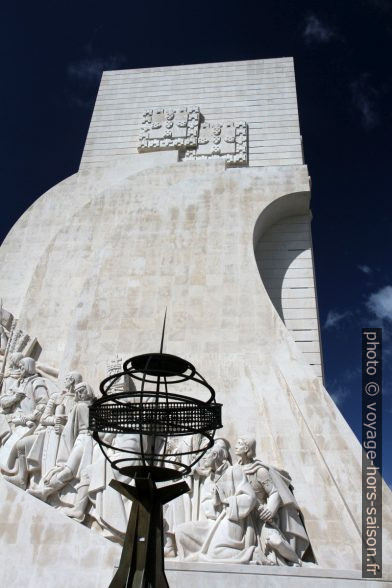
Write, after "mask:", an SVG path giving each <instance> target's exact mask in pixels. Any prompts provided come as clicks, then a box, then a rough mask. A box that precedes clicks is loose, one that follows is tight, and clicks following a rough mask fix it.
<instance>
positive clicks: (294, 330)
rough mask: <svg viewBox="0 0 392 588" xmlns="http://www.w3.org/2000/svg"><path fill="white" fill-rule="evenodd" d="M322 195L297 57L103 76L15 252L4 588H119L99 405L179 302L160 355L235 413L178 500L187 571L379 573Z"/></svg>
mask: <svg viewBox="0 0 392 588" xmlns="http://www.w3.org/2000/svg"><path fill="white" fill-rule="evenodd" d="M309 199H310V185H309V174H308V169H307V167H306V164H305V162H304V160H303V152H302V138H301V134H300V129H299V121H298V112H297V99H296V89H295V77H294V67H293V61H292V59H291V58H280V59H267V60H255V61H242V62H228V63H218V64H214V63H212V64H201V65H190V66H174V67H158V68H149V69H138V70H121V71H110V72H104V74H103V77H102V81H101V85H100V89H99V92H98V97H97V101H96V104H95V108H94V113H93V116H92V121H91V125H90V129H89V132H88V136H87V140H86V145H85V149H84V152H83V156H82V160H81V164H80V168H79V171H78V172H77V173H76V174H74V175H73V176H71V177H70V178H67V179H65V180H64V181H63V182H61V183H59V184H58V185H56V186H54V187H53V188H52V189H51V190H49V191H48V192H47V193H46V194H44V195H43V196H41V198H39V199H38V200H37V201H36V202H35V203H34V204H33V205H32V206H31V207H30V208H29V209H28V210H27V211H26V213H25V214H24V215H23V216H22V217H21V219H20V220H19V221H18V222H17V223H16V225H15V226H14V227H13V229H12V230H11V232H10V233H9V235H8V236H7V238H6V240H5V242H4V244H3V246H2V248H1V250H0V259H1V267H2V274H1V280H0V295H1V297H2V300H3V307H2V311H1V315H0V318H1V333H0V334H1V339H0V341H1V349H0V352H1V355H0V358H1V359H2V365H3V367H2V377H1V379H2V388H1V395H0V407H1V408H0V413H1V414H0V467H1V472H2V476H1V477H0V496H1V503H0V523H1V529H2V534H1V536H0V541H1V544H2V548H1V555H0V558H1V562H2V569H5V570H6V581H7V584H8V585H10V586H12V585H16V584H15V583H14V584H13V583H12V582H15V581H18V582H19V583H20V582H23V583H24V584H26V585H28V586H31V587H33V586H40V587H46V586H47V587H51V586H54V585H55V584H56V581H55V578H59V577H64V578H65V577H66V578H67V585H68V586H74V587H75V588H76V587H80V586H86V587H90V586H91V587H93V586H94V587H98V588H100V587H102V588H104V587H105V586H107V585H108V584H109V581H110V578H111V577H112V576H113V573H114V569H115V567H116V565H118V559H119V554H120V551H121V547H120V544H121V541H122V538H123V536H124V532H125V526H126V522H127V520H128V514H129V510H130V504H129V503H128V502H127V501H125V500H123V498H122V497H121V496H120V495H119V494H118V493H116V492H115V491H114V490H113V489H112V488H111V487H110V486H109V481H110V480H111V479H113V477H116V476H117V477H118V474H114V472H113V471H112V470H111V468H110V466H109V465H108V463H107V462H106V461H105V459H104V457H103V456H102V454H101V453H100V450H99V447H97V446H96V445H95V443H94V442H93V440H92V438H91V435H90V433H89V429H88V407H89V405H90V403H91V402H92V400H93V398H94V396H97V395H98V386H99V382H100V381H101V380H102V379H103V378H105V377H106V376H107V375H109V374H113V373H116V370H117V371H121V365H122V362H123V361H125V360H126V359H127V358H128V357H131V356H133V355H138V354H140V353H146V352H151V351H154V350H158V346H159V338H160V327H161V322H162V318H163V314H164V312H165V308H166V307H167V312H168V315H167V317H168V318H167V328H166V339H165V351H167V352H168V353H173V354H177V355H180V356H182V357H186V358H189V360H190V361H191V362H192V363H195V364H196V365H198V366H200V368H201V369H202V371H203V374H205V376H206V378H207V380H208V381H209V382H211V384H212V385H213V387H214V388H215V389H216V391H217V394H218V397H219V401H220V402H222V403H223V424H224V428H223V429H222V431H221V432H220V435H221V437H220V438H219V439H218V440H217V441H216V442H215V445H214V447H213V448H212V449H211V450H210V451H208V453H207V454H206V456H205V458H204V460H203V462H202V463H201V464H199V466H198V467H196V468H195V469H194V471H193V472H192V474H191V476H189V478H188V483H189V486H190V492H189V493H188V494H185V495H184V496H181V497H180V498H178V499H176V500H175V501H174V502H173V503H172V504H170V505H169V506H168V508H167V510H166V512H165V530H166V543H165V555H166V558H167V560H166V561H167V564H166V566H167V569H168V579H169V581H170V583H171V585H172V586H173V587H176V586H183V585H185V583H189V585H190V586H192V588H193V587H195V588H196V587H198V586H211V587H212V586H218V585H220V584H221V583H222V584H223V583H224V584H225V585H226V586H238V582H239V581H242V582H243V583H245V582H246V583H247V584H249V585H250V586H256V585H260V582H261V581H262V580H265V581H266V582H268V583H269V585H271V586H283V584H284V585H286V584H287V585H291V586H302V585H314V584H315V583H317V584H320V585H322V586H336V585H338V586H346V585H347V586H349V585H350V586H354V585H355V586H357V585H360V584H361V583H362V582H363V584H365V581H362V580H361V578H360V570H361V554H362V548H361V516H362V515H361V447H360V444H359V443H358V441H357V439H356V438H355V436H354V434H353V432H352V431H351V429H350V427H349V426H348V424H347V423H346V422H345V420H344V418H343V417H342V415H341V414H340V412H339V410H338V409H337V407H336V406H335V404H334V402H333V401H332V399H331V398H330V396H329V394H328V392H327V391H326V390H325V388H324V386H323V367H322V354H321V348H320V329H319V321H318V311H317V297H316V288H315V280H314V268H313V256H312V242H311V230H310V223H311V214H310V211H309ZM132 385H133V384H132V382H131V381H129V380H126V379H124V380H123V381H121V382H119V383H118V386H120V388H121V387H123V389H131V387H132ZM128 442H129V443H132V442H133V441H132V439H129V440H128ZM198 443H200V440H199V439H198V438H197V436H193V437H184V438H181V439H174V440H173V444H174V446H173V447H174V451H175V448H176V446H177V447H178V451H179V452H180V451H181V452H182V451H183V448H184V444H185V445H187V446H188V447H196V446H197V444H198ZM384 491H385V497H384V504H385V505H386V508H385V517H384V531H385V540H384V559H385V562H386V563H387V562H388V553H389V550H390V545H391V526H390V524H391V520H390V516H391V515H390V513H391V509H390V508H389V510H388V505H389V506H390V505H391V496H390V491H389V490H388V489H387V487H386V486H385V488H384ZM389 555H390V554H389ZM385 569H386V575H387V574H388V573H390V570H388V567H387V565H385ZM15 570H16V571H15ZM15 574H16V575H15ZM28 582H29V583H28ZM366 583H367V584H371V582H366Z"/></svg>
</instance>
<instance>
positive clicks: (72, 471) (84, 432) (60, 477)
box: [28, 382, 94, 504]
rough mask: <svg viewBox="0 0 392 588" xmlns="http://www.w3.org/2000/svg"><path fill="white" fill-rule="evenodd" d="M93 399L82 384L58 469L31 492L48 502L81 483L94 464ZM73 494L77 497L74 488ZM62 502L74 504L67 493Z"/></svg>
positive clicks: (76, 391)
mask: <svg viewBox="0 0 392 588" xmlns="http://www.w3.org/2000/svg"><path fill="white" fill-rule="evenodd" d="M93 400H94V392H93V389H92V388H91V386H89V384H86V383H85V382H81V383H80V384H78V385H77V386H76V387H75V406H74V408H73V409H72V411H71V413H70V415H69V417H68V421H67V424H66V425H65V427H64V430H63V432H62V435H61V439H60V444H59V450H58V454H57V462H56V466H55V467H53V468H52V469H51V470H49V471H48V473H47V474H46V475H45V476H44V477H43V479H42V482H41V484H40V485H39V486H38V487H36V488H30V489H29V490H28V492H29V494H32V495H33V496H35V497H36V498H40V499H41V500H43V501H46V500H47V499H48V498H49V496H51V495H52V494H54V493H59V492H60V491H61V490H62V489H63V488H64V487H65V486H67V484H69V482H71V481H72V482H76V483H77V482H78V481H79V480H80V475H81V472H82V471H83V469H84V468H86V467H87V465H89V464H90V463H91V460H92V455H93V440H92V437H91V433H90V431H89V430H88V423H89V405H90V404H91V403H92V401H93ZM70 494H71V496H72V498H74V496H75V490H74V488H72V490H70ZM60 502H61V503H65V504H70V502H69V497H68V495H67V491H65V492H64V494H62V495H61V497H60ZM71 504H73V501H72V499H71Z"/></svg>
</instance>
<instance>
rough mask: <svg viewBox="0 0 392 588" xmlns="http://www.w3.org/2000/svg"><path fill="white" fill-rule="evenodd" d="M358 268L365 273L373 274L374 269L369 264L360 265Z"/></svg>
mask: <svg viewBox="0 0 392 588" xmlns="http://www.w3.org/2000/svg"><path fill="white" fill-rule="evenodd" d="M357 267H358V269H359V270H360V271H361V272H363V273H364V274H371V273H372V270H371V268H370V267H369V266H368V265H358V266H357Z"/></svg>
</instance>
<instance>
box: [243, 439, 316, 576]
mask: <svg viewBox="0 0 392 588" xmlns="http://www.w3.org/2000/svg"><path fill="white" fill-rule="evenodd" d="M255 450H256V441H255V440H254V439H253V438H251V437H246V436H243V437H240V438H239V439H238V441H237V443H236V446H235V453H236V455H237V456H238V457H239V460H238V464H239V465H240V466H241V467H242V469H243V471H244V473H245V474H246V476H247V478H248V480H249V482H250V484H251V486H252V488H253V490H254V491H255V493H256V496H257V507H256V511H255V513H254V519H255V526H256V528H257V532H258V542H259V545H258V557H259V560H260V563H264V564H268V563H269V564H272V565H293V564H294V565H302V558H303V556H304V555H305V553H306V551H307V550H308V548H309V539H308V536H307V534H306V531H305V528H304V525H303V522H302V520H301V518H300V513H299V508H298V505H297V503H296V500H295V498H294V495H293V493H292V487H291V484H290V482H291V480H290V479H289V478H288V477H286V476H284V475H283V474H282V473H281V472H278V471H277V470H275V469H274V468H271V467H270V466H266V465H264V464H263V463H262V462H261V461H260V460H258V459H256V458H255Z"/></svg>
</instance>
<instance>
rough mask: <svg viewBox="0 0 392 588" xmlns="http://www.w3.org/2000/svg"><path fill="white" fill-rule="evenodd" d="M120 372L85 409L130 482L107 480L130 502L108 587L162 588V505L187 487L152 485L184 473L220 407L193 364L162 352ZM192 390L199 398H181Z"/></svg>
mask: <svg viewBox="0 0 392 588" xmlns="http://www.w3.org/2000/svg"><path fill="white" fill-rule="evenodd" d="M162 341H163V335H162ZM123 370H124V371H123V372H120V373H118V374H114V375H112V376H109V377H108V378H106V379H105V380H103V382H102V383H101V386H100V390H101V393H102V398H100V399H99V400H96V401H95V402H94V403H93V405H92V406H91V407H90V429H91V430H92V431H93V438H94V439H95V441H97V443H98V444H99V445H100V448H101V450H102V451H103V453H104V455H105V457H106V458H107V459H108V461H109V462H110V464H111V465H112V467H113V468H114V469H115V470H117V471H118V472H119V473H120V474H122V475H123V476H127V477H130V478H133V479H134V484H135V485H129V484H127V483H124V482H122V481H120V480H112V481H111V482H110V485H111V486H112V487H113V488H115V489H116V490H117V491H118V492H120V493H121V494H122V495H123V496H125V497H127V498H129V499H130V500H131V501H132V502H133V504H132V509H131V514H130V517H129V522H128V527H127V531H126V535H125V540H124V547H123V551H122V555H121V560H120V565H119V568H118V571H117V573H116V574H115V576H114V578H113V580H112V582H111V584H110V588H131V587H132V588H147V587H154V588H155V587H156V588H166V587H168V583H167V580H166V576H165V572H164V560H163V515H162V506H163V505H164V504H166V503H167V502H169V501H170V500H172V499H174V498H176V497H178V496H180V495H181V494H184V493H185V492H188V491H189V487H188V485H187V484H186V482H184V481H182V482H177V483H174V484H170V485H165V486H161V487H157V486H156V482H168V481H173V480H178V479H180V478H181V477H182V476H184V475H187V474H189V473H190V472H191V469H192V467H193V466H194V465H195V464H196V463H197V461H199V459H200V458H201V457H202V456H203V454H204V453H205V452H206V451H207V449H208V448H210V447H211V446H212V444H213V439H214V434H215V430H216V429H218V428H221V427H222V424H221V405H220V404H218V403H216V401H215V392H214V389H213V388H212V387H211V386H210V385H209V384H208V383H207V382H206V380H205V379H204V378H203V377H202V376H201V375H200V374H199V373H198V372H197V371H196V369H195V368H194V366H193V365H192V364H190V363H189V362H188V361H186V360H185V359H182V358H180V357H177V356H174V355H169V354H166V353H162V344H161V352H160V353H149V354H145V355H138V356H136V357H132V358H131V359H128V360H127V361H126V362H125V363H124V365H123ZM120 379H124V381H125V390H124V391H123V392H118V391H116V384H118V381H119V380H120ZM195 391H196V393H198V396H200V392H204V396H206V398H203V397H202V398H201V399H200V398H198V397H197V396H196V397H195V396H193V395H192V396H191V395H189V394H190V393H194V392H195ZM187 436H188V438H189V436H196V437H195V439H196V440H197V442H196V443H190V444H188V446H187V447H185V448H184V445H186V444H184V443H182V444H181V438H182V439H184V437H185V438H186V437H187ZM179 440H180V443H178V441H179ZM176 442H177V446H176ZM117 477H120V478H121V476H117Z"/></svg>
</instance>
